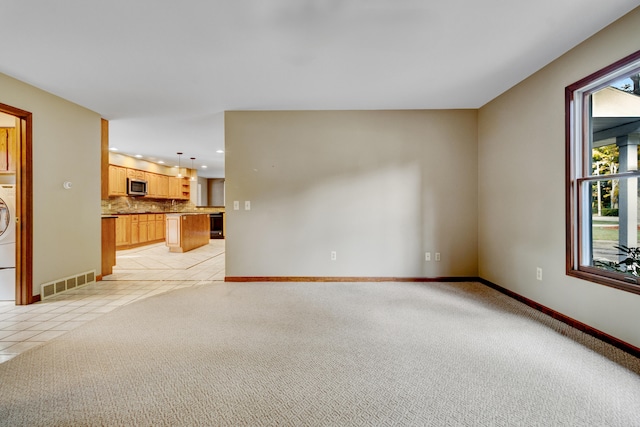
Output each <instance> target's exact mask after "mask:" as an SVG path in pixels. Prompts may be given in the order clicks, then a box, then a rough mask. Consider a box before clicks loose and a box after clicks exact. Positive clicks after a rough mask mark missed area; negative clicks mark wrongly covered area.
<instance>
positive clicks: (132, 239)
mask: <svg viewBox="0 0 640 427" xmlns="http://www.w3.org/2000/svg"><path fill="white" fill-rule="evenodd" d="M164 218H165V215H164V214H129V215H116V248H117V249H130V248H135V247H138V246H143V245H149V244H152V243H158V242H162V241H163V240H164Z"/></svg>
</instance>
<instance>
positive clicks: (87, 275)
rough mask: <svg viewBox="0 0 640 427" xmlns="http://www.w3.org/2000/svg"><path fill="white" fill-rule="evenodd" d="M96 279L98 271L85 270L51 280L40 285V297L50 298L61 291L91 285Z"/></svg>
mask: <svg viewBox="0 0 640 427" xmlns="http://www.w3.org/2000/svg"><path fill="white" fill-rule="evenodd" d="M95 281H96V271H95V270H91V271H85V272H84V273H80V274H75V275H73V276H69V277H64V278H61V279H57V280H52V281H51V282H47V283H43V284H42V285H40V299H46V298H50V297H52V296H54V295H58V294H59V293H61V292H65V291H68V290H70V289H77V288H79V287H81V286H86V285H90V284H91V283H94V282H95Z"/></svg>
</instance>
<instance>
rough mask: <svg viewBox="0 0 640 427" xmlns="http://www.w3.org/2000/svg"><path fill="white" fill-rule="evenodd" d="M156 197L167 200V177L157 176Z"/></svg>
mask: <svg viewBox="0 0 640 427" xmlns="http://www.w3.org/2000/svg"><path fill="white" fill-rule="evenodd" d="M158 197H159V198H161V199H167V198H169V177H168V176H167V175H158Z"/></svg>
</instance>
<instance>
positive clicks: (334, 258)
mask: <svg viewBox="0 0 640 427" xmlns="http://www.w3.org/2000/svg"><path fill="white" fill-rule="evenodd" d="M337 259H338V253H337V252H336V251H331V261H335V260H337Z"/></svg>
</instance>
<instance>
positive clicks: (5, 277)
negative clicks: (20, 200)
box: [0, 184, 16, 301]
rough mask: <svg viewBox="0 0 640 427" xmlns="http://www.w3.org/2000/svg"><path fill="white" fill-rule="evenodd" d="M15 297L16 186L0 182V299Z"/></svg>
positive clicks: (13, 298) (12, 298)
mask: <svg viewBox="0 0 640 427" xmlns="http://www.w3.org/2000/svg"><path fill="white" fill-rule="evenodd" d="M15 299H16V186H15V185H13V184H0V300H11V301H13V300H15Z"/></svg>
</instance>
